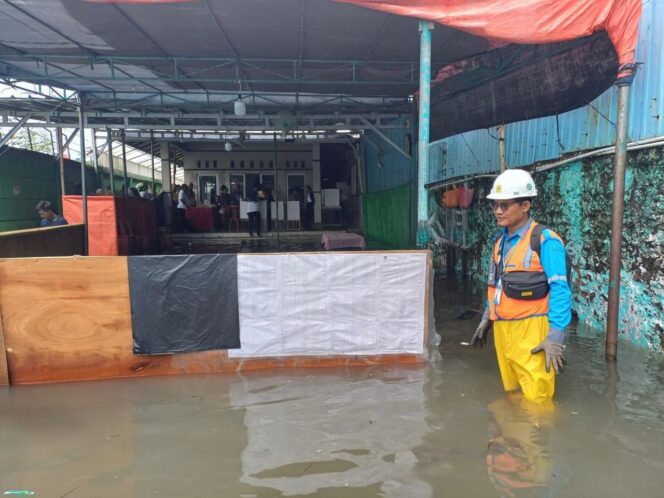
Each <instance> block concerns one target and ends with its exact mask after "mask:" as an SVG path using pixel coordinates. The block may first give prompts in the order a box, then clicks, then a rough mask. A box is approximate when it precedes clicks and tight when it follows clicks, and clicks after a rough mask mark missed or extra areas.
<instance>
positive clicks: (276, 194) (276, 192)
mask: <svg viewBox="0 0 664 498" xmlns="http://www.w3.org/2000/svg"><path fill="white" fill-rule="evenodd" d="M273 142H274V200H275V201H276V203H277V215H276V217H277V221H276V225H277V244H279V242H280V240H281V239H280V236H281V233H280V231H279V180H277V178H278V177H279V171H278V168H277V134H276V133H275V134H274V140H273ZM284 214H286V209H285V207H284Z"/></svg>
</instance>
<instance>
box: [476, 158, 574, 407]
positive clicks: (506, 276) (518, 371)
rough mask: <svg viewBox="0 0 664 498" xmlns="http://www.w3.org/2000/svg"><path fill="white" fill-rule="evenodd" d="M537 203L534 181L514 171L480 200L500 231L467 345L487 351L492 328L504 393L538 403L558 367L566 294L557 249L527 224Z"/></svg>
mask: <svg viewBox="0 0 664 498" xmlns="http://www.w3.org/2000/svg"><path fill="white" fill-rule="evenodd" d="M536 196H537V189H536V188H535V182H534V181H533V178H532V177H531V176H530V174H529V173H528V172H526V171H524V170H520V169H511V170H507V171H505V172H504V173H502V174H501V175H500V176H499V177H498V178H496V181H495V182H494V184H493V187H492V188H491V193H490V194H489V195H488V196H487V198H488V199H491V201H492V207H493V212H494V215H495V216H496V221H497V223H498V225H499V226H500V227H502V231H501V233H500V234H499V235H498V236H497V238H496V241H495V243H494V244H493V250H492V255H491V262H490V267H489V282H488V302H487V307H486V310H485V312H484V316H483V317H482V321H481V322H480V325H479V326H478V327H477V330H476V331H475V334H474V335H473V337H472V339H471V344H473V346H483V345H484V344H486V341H487V336H488V334H489V330H490V328H491V325H492V324H493V329H494V343H495V346H496V356H497V358H498V366H499V368H500V376H501V378H502V381H503V387H504V388H505V390H506V391H513V390H516V389H518V388H519V387H520V388H521V390H522V392H523V394H524V396H525V397H526V398H527V399H530V400H533V401H543V400H547V399H551V398H552V397H553V393H554V388H555V374H557V373H559V372H560V370H561V368H562V367H563V365H564V358H563V352H564V350H565V346H563V340H564V330H565V327H566V326H567V325H568V324H569V322H570V319H571V292H570V288H569V285H568V282H567V269H566V265H567V263H566V253H565V246H564V245H563V241H562V240H561V238H560V237H559V236H558V235H557V234H556V233H555V232H553V231H552V230H549V229H548V228H544V227H542V226H541V225H538V224H537V222H535V221H534V220H532V219H531V218H530V214H529V213H530V209H531V207H532V204H533V200H534V198H535V197H536ZM551 366H553V371H552V370H551V368H550V367H551ZM554 372H555V373H554Z"/></svg>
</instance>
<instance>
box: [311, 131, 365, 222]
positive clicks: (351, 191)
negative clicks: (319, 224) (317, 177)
mask: <svg viewBox="0 0 664 498" xmlns="http://www.w3.org/2000/svg"><path fill="white" fill-rule="evenodd" d="M356 170H357V168H355V158H354V155H353V151H352V149H351V148H350V147H349V146H348V145H347V144H345V143H333V144H321V146H320V171H321V189H322V190H323V206H322V208H323V209H322V213H321V215H322V221H323V225H333V224H334V223H336V222H337V220H339V219H340V220H341V222H342V225H343V227H345V228H351V229H359V228H361V222H360V205H361V198H360V196H359V195H358V192H357V182H356V181H355V177H356V175H357V171H356ZM335 191H336V192H335ZM326 193H327V194H328V195H327V196H326ZM326 198H327V199H326ZM326 200H331V202H329V201H328V202H326ZM339 210H340V213H339V212H335V211H339ZM339 214H340V215H341V216H339Z"/></svg>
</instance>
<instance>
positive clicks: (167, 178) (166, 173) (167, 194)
mask: <svg viewBox="0 0 664 498" xmlns="http://www.w3.org/2000/svg"><path fill="white" fill-rule="evenodd" d="M159 153H160V155H161V190H162V192H164V196H163V197H164V222H165V224H166V226H171V222H172V220H171V206H172V204H173V202H172V201H173V199H172V198H171V192H172V191H173V189H172V186H171V164H170V160H169V154H168V142H160V143H159Z"/></svg>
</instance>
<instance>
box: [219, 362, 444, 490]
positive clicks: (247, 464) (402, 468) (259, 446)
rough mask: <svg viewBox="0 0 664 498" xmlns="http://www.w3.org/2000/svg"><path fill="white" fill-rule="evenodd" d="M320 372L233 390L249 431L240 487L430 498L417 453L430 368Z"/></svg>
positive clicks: (254, 382) (240, 385)
mask: <svg viewBox="0 0 664 498" xmlns="http://www.w3.org/2000/svg"><path fill="white" fill-rule="evenodd" d="M317 374H318V375H316V374H311V375H306V376H304V375H299V376H298V375H295V376H288V375H284V374H277V373H276V372H275V375H272V376H270V377H268V378H263V379H259V378H256V377H251V378H247V379H246V381H245V382H242V383H235V384H233V385H232V387H231V403H232V405H233V406H234V407H235V408H242V409H244V410H245V417H244V424H245V426H246V430H247V446H246V448H245V449H244V450H243V451H242V456H241V459H242V477H241V481H242V482H243V483H245V484H248V485H251V486H254V487H257V488H265V487H268V488H272V489H274V490H277V491H279V492H280V493H283V494H284V495H295V494H298V495H307V494H311V493H317V492H320V491H322V490H327V491H328V492H329V491H330V490H334V489H336V490H337V492H341V491H343V490H345V492H343V493H342V494H343V496H376V493H378V494H379V495H380V496H385V497H392V496H393V497H404V496H414V497H423V498H425V497H429V496H432V492H431V488H430V486H429V485H428V484H427V483H426V482H424V481H423V480H421V479H419V478H418V477H417V476H416V474H415V467H416V465H417V457H416V456H415V455H414V453H413V447H414V446H415V445H417V444H418V443H419V442H420V441H421V439H422V438H423V437H424V435H425V432H426V429H427V428H426V425H425V423H424V418H425V409H424V393H423V389H422V386H423V382H424V377H425V375H426V369H424V368H416V369H407V370H399V371H398V373H392V372H390V371H387V370H366V369H355V370H349V371H347V372H344V373H341V374H339V373H335V374H333V373H331V372H317ZM374 374H375V375H374ZM339 496H341V495H339Z"/></svg>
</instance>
